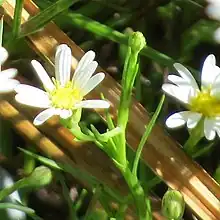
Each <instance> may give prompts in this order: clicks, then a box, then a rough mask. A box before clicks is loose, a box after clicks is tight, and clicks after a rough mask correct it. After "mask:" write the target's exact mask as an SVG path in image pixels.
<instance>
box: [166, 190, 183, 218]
mask: <svg viewBox="0 0 220 220" xmlns="http://www.w3.org/2000/svg"><path fill="white" fill-rule="evenodd" d="M184 209H185V202H184V198H183V196H182V194H181V193H180V192H179V191H177V190H168V191H167V192H166V193H165V194H164V196H163V199H162V213H163V215H164V216H165V217H166V218H168V219H173V220H179V219H181V218H182V216H183V213H184Z"/></svg>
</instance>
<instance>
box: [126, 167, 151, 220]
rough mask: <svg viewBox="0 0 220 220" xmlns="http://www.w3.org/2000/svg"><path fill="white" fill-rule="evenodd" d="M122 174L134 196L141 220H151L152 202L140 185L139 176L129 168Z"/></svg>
mask: <svg viewBox="0 0 220 220" xmlns="http://www.w3.org/2000/svg"><path fill="white" fill-rule="evenodd" d="M122 174H123V176H124V178H125V180H126V182H127V184H128V187H129V189H130V191H131V194H132V196H133V199H134V202H135V205H136V209H137V213H138V216H139V220H151V219H152V214H151V213H152V212H151V206H150V201H149V199H148V198H146V196H145V192H144V190H143V188H142V186H141V185H140V183H139V180H138V178H137V176H135V175H134V174H132V172H131V171H130V169H129V168H128V167H127V168H126V169H125V170H124V171H122Z"/></svg>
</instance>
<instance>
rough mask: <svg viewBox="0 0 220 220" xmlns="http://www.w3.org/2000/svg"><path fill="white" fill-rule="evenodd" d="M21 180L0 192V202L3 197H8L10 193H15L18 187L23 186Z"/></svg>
mask: <svg viewBox="0 0 220 220" xmlns="http://www.w3.org/2000/svg"><path fill="white" fill-rule="evenodd" d="M23 183H24V182H23V179H21V180H19V181H17V182H16V183H14V184H13V185H11V186H9V187H7V188H4V189H2V190H1V191H0V201H2V200H3V199H4V198H5V197H7V196H8V195H10V194H11V193H13V192H14V191H16V190H17V189H19V188H20V186H22V185H23Z"/></svg>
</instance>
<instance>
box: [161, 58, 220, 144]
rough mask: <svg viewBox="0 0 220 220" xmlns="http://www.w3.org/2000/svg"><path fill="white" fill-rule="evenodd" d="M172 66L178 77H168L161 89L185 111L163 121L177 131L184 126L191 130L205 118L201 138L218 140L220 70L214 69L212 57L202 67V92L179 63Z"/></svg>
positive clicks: (219, 124)
mask: <svg viewBox="0 0 220 220" xmlns="http://www.w3.org/2000/svg"><path fill="white" fill-rule="evenodd" d="M174 67H175V68H176V70H177V71H178V73H179V75H180V76H176V75H169V76H168V80H169V81H171V82H172V83H173V84H172V83H166V84H164V85H163V86H162V89H163V91H164V92H165V93H167V94H168V95H170V96H172V97H174V98H175V99H177V100H178V101H180V102H181V103H182V104H184V105H185V107H186V108H187V109H188V111H182V112H178V113H175V114H173V115H171V116H170V117H169V118H168V119H167V120H166V125H167V127H169V128H178V127H181V126H183V125H185V124H186V125H187V127H188V129H192V128H194V127H195V126H196V125H197V124H198V122H199V120H200V119H202V118H203V119H204V136H205V137H206V138H207V139H208V140H213V139H214V138H215V136H216V133H217V135H218V136H219V137H220V68H219V67H218V66H216V60H215V56H214V55H209V56H208V57H207V58H206V59H205V61H204V64H203V68H202V73H201V89H200V88H199V86H198V85H197V83H196V81H195V79H194V78H193V76H192V74H191V73H190V72H189V70H188V69H186V68H185V67H184V66H183V65H181V64H180V63H175V64H174Z"/></svg>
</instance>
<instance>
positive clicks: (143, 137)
mask: <svg viewBox="0 0 220 220" xmlns="http://www.w3.org/2000/svg"><path fill="white" fill-rule="evenodd" d="M164 100H165V95H163V96H162V98H161V100H160V103H159V105H158V106H157V109H156V111H155V113H154V115H153V117H152V119H151V120H150V122H149V124H148V125H147V127H146V130H145V132H144V134H143V136H142V138H141V141H140V143H139V145H138V148H137V152H136V155H135V159H134V164H133V169H132V173H133V174H134V175H136V174H137V168H138V163H139V160H140V157H141V152H142V150H143V147H144V145H145V142H146V141H147V139H148V137H149V135H150V133H151V131H152V129H153V127H154V125H155V123H156V120H157V118H158V116H159V114H160V111H161V109H162V106H163V103H164Z"/></svg>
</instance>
